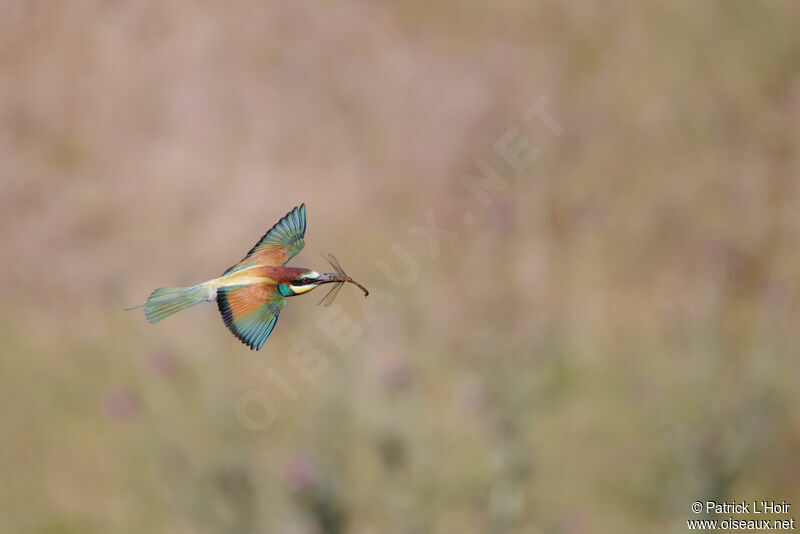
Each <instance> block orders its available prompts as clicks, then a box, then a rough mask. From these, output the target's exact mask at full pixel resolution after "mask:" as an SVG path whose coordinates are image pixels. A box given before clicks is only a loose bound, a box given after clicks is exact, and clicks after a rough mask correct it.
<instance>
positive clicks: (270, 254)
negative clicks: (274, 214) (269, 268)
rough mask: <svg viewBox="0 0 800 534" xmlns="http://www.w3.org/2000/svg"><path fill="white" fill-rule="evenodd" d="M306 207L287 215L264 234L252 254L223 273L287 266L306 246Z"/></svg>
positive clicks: (303, 205) (296, 209)
mask: <svg viewBox="0 0 800 534" xmlns="http://www.w3.org/2000/svg"><path fill="white" fill-rule="evenodd" d="M305 235H306V205H305V204H301V205H300V206H297V207H295V208H294V209H293V210H292V211H290V212H289V213H287V214H286V215H285V216H284V217H283V218H282V219H281V220H280V221H278V222H277V223H275V225H274V226H273V227H272V228H270V229H269V231H268V232H267V233H266V234H264V235H263V236H262V237H261V239H259V240H258V243H256V244H255V246H253V248H251V249H250V252H248V253H247V255H246V256H245V257H244V258H243V259H242V261H240V262H239V263H238V264H236V265H234V266H233V267H231V268H230V269H228V270H227V271H225V272H224V273H223V275H224V274H228V273H230V272H233V271H238V270H240V269H244V268H246V267H249V266H251V265H255V264H259V263H260V264H262V265H285V264H286V262H288V261H289V260H290V259H292V258H293V257H294V256H295V255H296V254H297V253H298V252H300V251H301V250H303V247H304V246H305V239H304V238H305Z"/></svg>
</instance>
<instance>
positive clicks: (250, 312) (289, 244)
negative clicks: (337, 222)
mask: <svg viewBox="0 0 800 534" xmlns="http://www.w3.org/2000/svg"><path fill="white" fill-rule="evenodd" d="M305 233H306V205H305V204H302V205H301V206H300V207H295V208H294V209H293V210H292V211H290V212H289V213H287V214H286V216H284V217H283V219H281V220H280V221H278V222H277V223H276V224H275V226H273V227H272V228H270V230H269V231H268V232H267V233H266V234H264V237H262V238H261V239H259V240H258V243H256V245H255V246H254V247H253V248H252V249H250V252H248V253H247V255H246V256H245V257H244V258H243V259H242V261H240V262H239V263H237V264H236V265H234V266H233V267H231V268H230V269H228V270H227V271H225V272H224V273H222V276H220V277H219V278H214V279H213V280H209V281H208V282H203V283H201V284H197V285H196V286H191V287H160V288H158V289H156V290H155V291H153V292H152V293H151V294H150V297H148V299H147V303H145V304H142V305H141V306H137V308H141V307H144V313H145V316H146V317H147V320H148V321H150V322H151V323H157V322H159V321H161V320H163V319H165V318H167V317H169V316H170V315H172V314H173V313H177V312H179V311H181V310H185V309H186V308H189V307H191V306H194V305H195V304H199V303H201V302H204V301H211V300H216V301H217V305H218V306H219V312H220V313H221V314H222V320H223V321H225V325H226V326H227V327H228V328H229V329H230V331H231V332H233V335H235V336H236V337H237V338H239V339H240V340H241V341H242V343H244V344H245V345H247V346H248V347H250V349H252V350H258V349H260V348H261V347H262V346H263V345H264V342H265V341H266V340H267V338H268V337H269V335H270V334H271V333H272V329H273V328H275V323H277V322H278V315H279V314H280V313H281V310H282V309H283V308H284V306H286V297H292V296H294V295H302V294H303V293H308V292H309V291H311V290H312V289H314V288H316V287H319V286H320V285H322V284H329V283H335V284H336V285H335V286H334V287H333V288H332V289H331V290H330V291H329V292H328V294H327V295H325V297H324V298H323V299H322V300H321V301H320V304H321V303H322V302H325V301H327V302H326V305H328V304H330V303H331V302H332V301H333V298H335V297H336V293H338V291H339V289H340V288H341V287H342V286H343V285H344V283H345V282H350V283H352V284H355V285H357V286H358V287H359V288H360V289H361V290H362V291H364V296H365V297H366V296H367V295H369V291H367V289H366V288H365V287H364V286H362V285H361V284H359V283H358V282H356V281H355V280H353V279H352V278H350V277H349V276H347V275H346V274H345V272H344V270H343V269H342V267H341V265H339V262H338V261H336V258H335V257H334V256H333V254H329V255H328V257H326V258H325V259H326V260H328V262H329V263H330V264H331V266H332V267H333V268H334V270H335V271H336V272H335V273H318V272H317V271H312V270H310V269H304V268H302V267H284V265H285V264H286V263H287V262H288V261H289V260H290V259H292V257H294V256H295V255H296V254H297V253H298V252H300V251H301V250H302V249H303V246H304V245H305V241H304V239H303V238H304V236H305ZM130 309H135V308H130Z"/></svg>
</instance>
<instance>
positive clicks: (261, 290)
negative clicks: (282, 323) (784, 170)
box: [217, 284, 286, 350]
mask: <svg viewBox="0 0 800 534" xmlns="http://www.w3.org/2000/svg"><path fill="white" fill-rule="evenodd" d="M217 305H218V306H219V312H220V313H221V314H222V320H223V321H225V326H227V327H228V328H229V329H230V331H231V332H233V335H235V336H236V337H237V338H239V340H241V342H242V343H244V344H245V345H247V346H248V347H250V349H251V350H258V349H260V348H261V346H262V345H264V342H265V341H266V340H267V338H268V337H269V335H270V334H271V333H272V329H273V328H275V324H276V323H277V322H278V315H279V314H280V313H281V310H282V309H283V307H284V306H286V300H285V299H284V298H283V296H282V295H281V293H280V291H279V290H278V288H277V286H275V285H273V284H251V285H247V286H230V287H221V288H219V289H218V290H217Z"/></svg>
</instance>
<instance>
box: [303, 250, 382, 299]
mask: <svg viewBox="0 0 800 534" xmlns="http://www.w3.org/2000/svg"><path fill="white" fill-rule="evenodd" d="M322 257H323V258H325V260H326V261H327V262H328V263H330V264H331V267H333V270H334V271H336V272H335V273H323V274H320V275H319V276H318V277H316V279H314V282H315V283H316V284H317V285H322V284H336V285H335V286H333V287H332V288H331V289H330V291H328V292H327V293H326V294H325V296H324V297H322V299H321V300H320V301H319V303H318V305H319V304H323V305H324V306H330V305H331V304H332V303H333V301H334V299H335V298H336V295H338V294H339V290H340V289H342V286H343V285H344V284H345V283H346V282H350V283H351V284H354V285H356V286H358V288H359V289H360V290H361V291H363V292H364V297H365V298H366V296H367V295H369V291H368V290H367V288H366V287H364V286H362V285H361V284H359V283H358V282H356V281H355V280H353V279H352V278H350V277H349V276H348V275H347V273H345V272H344V269H343V268H342V264H341V263H339V260H337V259H336V256H334V255H333V254H330V253H328V255H327V256H326V255H325V254H323V255H322Z"/></svg>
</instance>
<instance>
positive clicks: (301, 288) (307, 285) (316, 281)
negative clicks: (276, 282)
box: [278, 271, 324, 297]
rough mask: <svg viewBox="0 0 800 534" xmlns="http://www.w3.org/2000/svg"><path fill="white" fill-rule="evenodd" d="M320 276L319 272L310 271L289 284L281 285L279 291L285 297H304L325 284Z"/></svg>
mask: <svg viewBox="0 0 800 534" xmlns="http://www.w3.org/2000/svg"><path fill="white" fill-rule="evenodd" d="M320 276H321V275H320V274H319V273H318V272H317V271H308V272H305V273H303V274H301V275H300V276H298V277H297V278H296V279H294V280H291V281H290V282H288V283H285V284H281V285H280V286H278V289H279V290H280V292H281V294H282V295H283V296H284V297H291V296H293V295H302V294H303V293H308V292H309V291H311V290H312V289H314V288H316V287H317V286H319V285H320V284H322V283H324V281H323V280H321V279H320Z"/></svg>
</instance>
